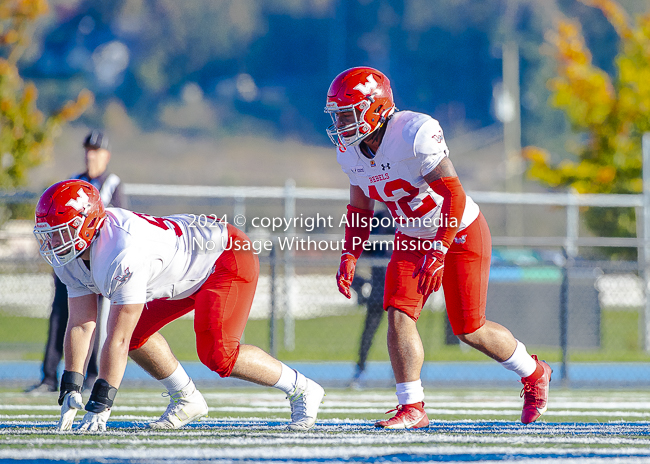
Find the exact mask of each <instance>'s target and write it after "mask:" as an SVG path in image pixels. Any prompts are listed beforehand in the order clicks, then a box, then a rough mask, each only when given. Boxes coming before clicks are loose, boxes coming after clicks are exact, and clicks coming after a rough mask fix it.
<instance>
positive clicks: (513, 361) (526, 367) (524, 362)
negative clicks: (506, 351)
mask: <svg viewBox="0 0 650 464" xmlns="http://www.w3.org/2000/svg"><path fill="white" fill-rule="evenodd" d="M501 365H502V366H503V367H505V368H506V369H508V370H509V371H513V372H516V373H517V375H518V376H519V377H528V376H529V375H532V374H533V372H535V369H537V362H536V361H535V360H534V359H533V358H532V357H531V356H530V355H529V354H528V351H526V346H525V345H524V344H523V343H521V342H520V341H519V340H517V348H515V352H514V353H512V356H510V357H509V358H508V359H506V360H505V361H503V362H502V363H501Z"/></svg>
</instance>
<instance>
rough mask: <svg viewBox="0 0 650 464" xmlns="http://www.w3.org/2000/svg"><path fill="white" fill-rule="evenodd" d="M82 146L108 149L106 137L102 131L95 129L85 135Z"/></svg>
mask: <svg viewBox="0 0 650 464" xmlns="http://www.w3.org/2000/svg"><path fill="white" fill-rule="evenodd" d="M83 146H84V148H85V147H92V148H104V149H106V150H108V137H107V136H106V135H105V134H104V133H103V132H102V131H100V130H97V129H95V130H93V131H91V132H90V134H88V135H87V136H86V138H85V139H84V145H83Z"/></svg>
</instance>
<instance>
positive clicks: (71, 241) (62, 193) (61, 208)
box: [34, 179, 106, 267]
mask: <svg viewBox="0 0 650 464" xmlns="http://www.w3.org/2000/svg"><path fill="white" fill-rule="evenodd" d="M105 216H106V212H105V211H104V204H103V203H102V199H101V197H100V195H99V191H98V190H97V189H96V188H95V187H93V186H92V185H91V184H89V183H88V182H86V181H83V180H77V179H71V180H65V181H63V182H59V183H57V184H54V185H52V186H51V187H50V188H48V189H47V190H46V191H45V193H43V195H41V198H40V200H39V201H38V204H37V205H36V225H35V227H34V235H36V238H37V239H38V242H39V245H40V247H39V252H40V253H41V256H42V257H43V258H44V259H45V261H47V262H48V263H50V264H51V265H52V266H53V267H60V266H63V265H65V264H67V263H69V262H70V261H72V260H73V259H75V258H76V257H78V256H79V255H80V254H81V253H83V252H84V250H85V249H86V248H88V246H90V244H91V243H92V241H93V240H94V238H95V237H96V235H97V231H98V230H99V228H100V227H101V225H102V222H104V218H105Z"/></svg>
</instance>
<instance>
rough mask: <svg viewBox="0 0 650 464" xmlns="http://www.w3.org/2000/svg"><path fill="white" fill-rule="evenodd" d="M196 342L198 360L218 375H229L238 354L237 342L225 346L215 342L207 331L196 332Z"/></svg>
mask: <svg viewBox="0 0 650 464" xmlns="http://www.w3.org/2000/svg"><path fill="white" fill-rule="evenodd" d="M196 342H197V343H196V349H197V353H198V355H199V360H200V361H201V362H202V363H203V364H204V365H205V366H206V367H208V368H209V369H210V370H211V371H214V372H216V373H217V374H219V376H220V377H230V374H232V370H233V369H234V367H235V363H236V362H237V357H238V356H239V344H237V346H236V347H233V348H227V347H225V346H223V345H222V344H219V343H216V341H215V339H214V338H213V337H212V336H211V334H209V332H208V333H205V334H197V337H196Z"/></svg>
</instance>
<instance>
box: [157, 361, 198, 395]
mask: <svg viewBox="0 0 650 464" xmlns="http://www.w3.org/2000/svg"><path fill="white" fill-rule="evenodd" d="M191 381H192V379H190V376H189V375H187V372H185V369H183V366H181V363H178V367H177V368H176V370H175V371H174V373H173V374H172V375H170V376H169V377H166V378H164V379H162V380H161V381H160V383H162V384H163V386H164V387H165V388H166V389H167V391H168V392H169V393H170V394H173V393H176V392H177V391H179V390H182V389H183V388H185V387H187V386H188V385H189V384H190V382H191Z"/></svg>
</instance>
